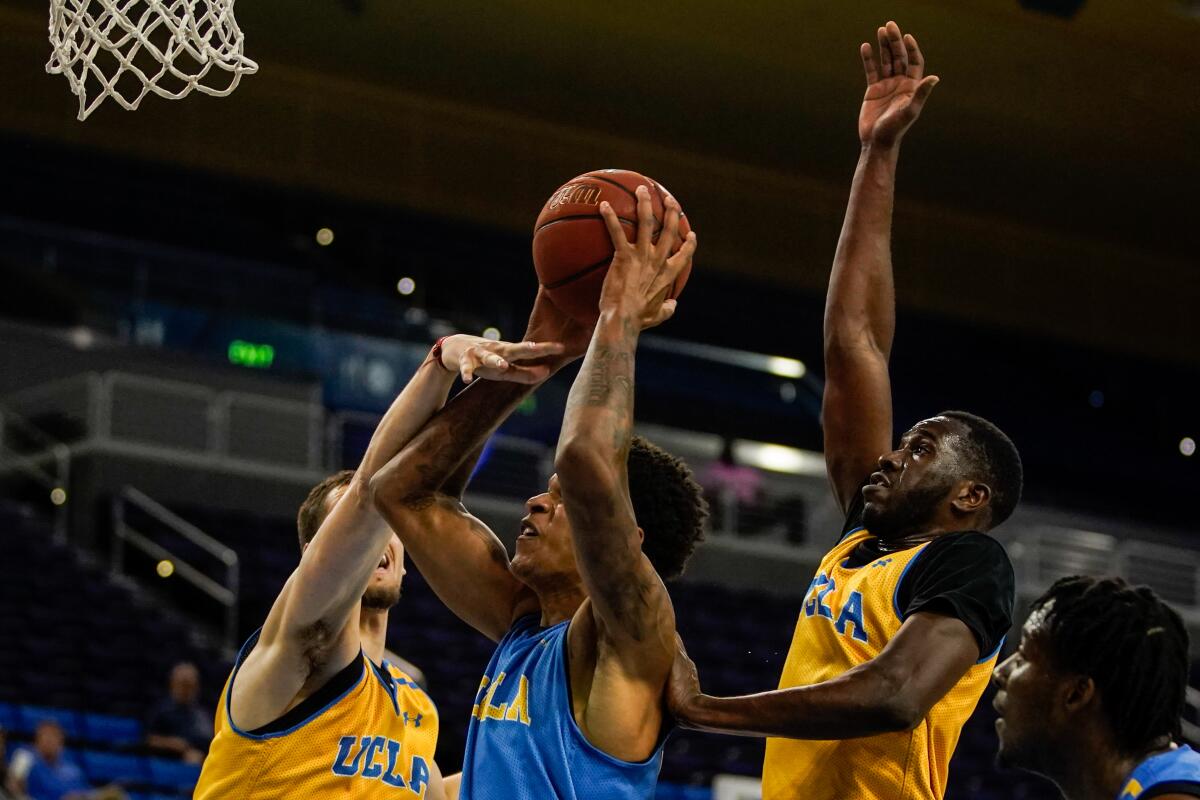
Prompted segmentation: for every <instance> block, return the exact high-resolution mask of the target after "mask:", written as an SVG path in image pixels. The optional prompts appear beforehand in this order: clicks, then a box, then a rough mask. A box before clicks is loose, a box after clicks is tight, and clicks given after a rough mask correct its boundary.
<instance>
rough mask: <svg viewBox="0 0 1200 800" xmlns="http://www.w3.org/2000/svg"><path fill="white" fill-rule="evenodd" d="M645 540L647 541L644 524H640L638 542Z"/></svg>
mask: <svg viewBox="0 0 1200 800" xmlns="http://www.w3.org/2000/svg"><path fill="white" fill-rule="evenodd" d="M644 541H646V532H645V531H644V530H642V526H641V525H639V526H638V544H641V543H642V542H644Z"/></svg>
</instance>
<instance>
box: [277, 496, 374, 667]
mask: <svg viewBox="0 0 1200 800" xmlns="http://www.w3.org/2000/svg"><path fill="white" fill-rule="evenodd" d="M390 536H391V532H390V531H389V530H388V527H387V525H386V523H384V521H383V520H382V518H380V516H379V514H378V513H377V512H376V511H375V509H374V507H373V505H372V504H371V502H370V498H369V497H368V496H366V489H365V487H362V486H360V485H357V484H356V483H353V482H352V483H351V485H350V487H349V488H348V489H347V490H346V492H345V494H343V495H342V497H341V499H340V500H338V503H337V505H336V506H334V508H333V510H332V511H330V512H329V515H328V516H326V518H325V520H324V521H323V522H322V523H321V527H320V528H319V529H318V530H317V533H316V535H315V536H314V537H313V540H312V541H311V542H310V543H309V545H308V547H306V548H305V550H304V552H303V554H302V555H301V556H300V564H299V565H298V566H297V567H296V569H295V571H294V572H293V573H292V575H291V577H289V578H288V580H287V583H285V584H284V587H283V589H282V591H280V593H279V596H278V597H277V598H276V600H275V603H274V605H272V606H271V611H270V613H269V614H268V615H267V621H266V623H265V624H264V626H263V632H262V637H261V641H262V642H263V643H264V644H269V643H272V642H273V641H274V640H275V638H276V637H277V636H280V637H287V638H291V639H296V638H311V636H312V634H313V632H314V631H318V632H319V631H332V632H334V633H336V632H337V631H340V630H341V628H342V627H343V626H344V625H345V624H346V623H347V622H348V621H349V619H350V615H351V613H352V612H353V611H354V610H355V609H356V608H357V606H358V603H359V601H360V600H361V598H362V594H363V591H365V589H366V586H367V582H368V581H369V580H370V578H371V573H372V572H373V571H374V570H375V568H376V566H378V564H379V559H380V558H381V556H382V554H383V550H384V548H385V547H386V546H387V540H388V538H389V537H390Z"/></svg>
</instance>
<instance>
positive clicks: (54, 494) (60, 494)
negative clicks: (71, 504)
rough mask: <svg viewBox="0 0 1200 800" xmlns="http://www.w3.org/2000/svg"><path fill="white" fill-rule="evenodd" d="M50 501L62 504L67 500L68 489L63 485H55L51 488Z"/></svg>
mask: <svg viewBox="0 0 1200 800" xmlns="http://www.w3.org/2000/svg"><path fill="white" fill-rule="evenodd" d="M50 502H51V503H54V505H56V506H61V505H63V504H64V503H66V502H67V490H66V489H63V488H62V487H61V486H55V487H54V488H53V489H51V490H50Z"/></svg>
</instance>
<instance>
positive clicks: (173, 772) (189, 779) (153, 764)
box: [149, 758, 200, 791]
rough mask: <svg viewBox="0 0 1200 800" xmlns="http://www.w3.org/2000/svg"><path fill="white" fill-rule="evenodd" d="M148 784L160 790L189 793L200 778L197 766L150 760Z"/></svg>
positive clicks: (158, 759) (163, 759)
mask: <svg viewBox="0 0 1200 800" xmlns="http://www.w3.org/2000/svg"><path fill="white" fill-rule="evenodd" d="M149 762H150V783H152V784H154V785H155V786H157V787H159V788H160V789H174V790H176V791H190V790H191V789H192V788H193V787H194V786H195V785H196V781H197V780H198V779H199V778H200V765H199V764H185V763H184V762H182V761H172V760H171V759H168V758H151V759H149Z"/></svg>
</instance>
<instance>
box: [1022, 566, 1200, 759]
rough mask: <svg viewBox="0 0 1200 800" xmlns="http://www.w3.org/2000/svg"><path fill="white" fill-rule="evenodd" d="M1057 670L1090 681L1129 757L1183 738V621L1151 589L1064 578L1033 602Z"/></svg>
mask: <svg viewBox="0 0 1200 800" xmlns="http://www.w3.org/2000/svg"><path fill="white" fill-rule="evenodd" d="M1033 611H1034V612H1037V611H1041V613H1042V614H1043V624H1044V626H1045V628H1044V630H1045V632H1046V633H1047V634H1048V635H1047V636H1045V637H1044V638H1043V641H1044V642H1045V647H1046V650H1047V652H1048V653H1049V654H1050V659H1051V661H1052V663H1053V664H1054V666H1055V667H1057V668H1058V669H1059V670H1060V671H1062V672H1067V673H1075V674H1080V675H1087V676H1088V677H1090V678H1091V679H1092V680H1093V681H1094V682H1095V684H1096V688H1097V689H1098V690H1099V693H1100V705H1101V709H1102V710H1103V712H1104V715H1105V717H1106V718H1107V719H1108V723H1109V727H1110V728H1111V729H1112V732H1113V736H1114V737H1115V740H1116V744H1117V747H1118V748H1119V749H1120V751H1121V753H1122V754H1123V755H1139V754H1141V753H1143V752H1145V750H1146V748H1147V747H1151V746H1152V745H1153V743H1154V741H1155V740H1156V739H1160V738H1162V737H1164V736H1170V737H1171V738H1172V739H1174V740H1179V739H1180V736H1181V730H1180V727H1181V726H1180V719H1181V716H1182V714H1183V706H1184V695H1185V693H1186V691H1187V679H1188V633H1187V628H1185V627H1184V624H1183V619H1182V618H1181V617H1180V616H1179V614H1178V613H1177V612H1176V611H1175V610H1174V609H1173V608H1171V607H1170V606H1168V605H1167V604H1166V603H1164V602H1163V601H1162V600H1160V599H1159V598H1158V596H1157V595H1156V594H1155V593H1154V591H1153V590H1152V589H1150V587H1148V586H1131V585H1129V584H1128V583H1127V582H1125V581H1124V580H1122V579H1121V578H1095V577H1088V576H1075V577H1071V578H1062V579H1060V580H1058V581H1056V582H1055V583H1054V585H1053V586H1051V587H1050V588H1049V589H1048V590H1046V593H1045V594H1043V595H1042V596H1041V597H1039V598H1038V599H1037V600H1035V601H1034V602H1033Z"/></svg>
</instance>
